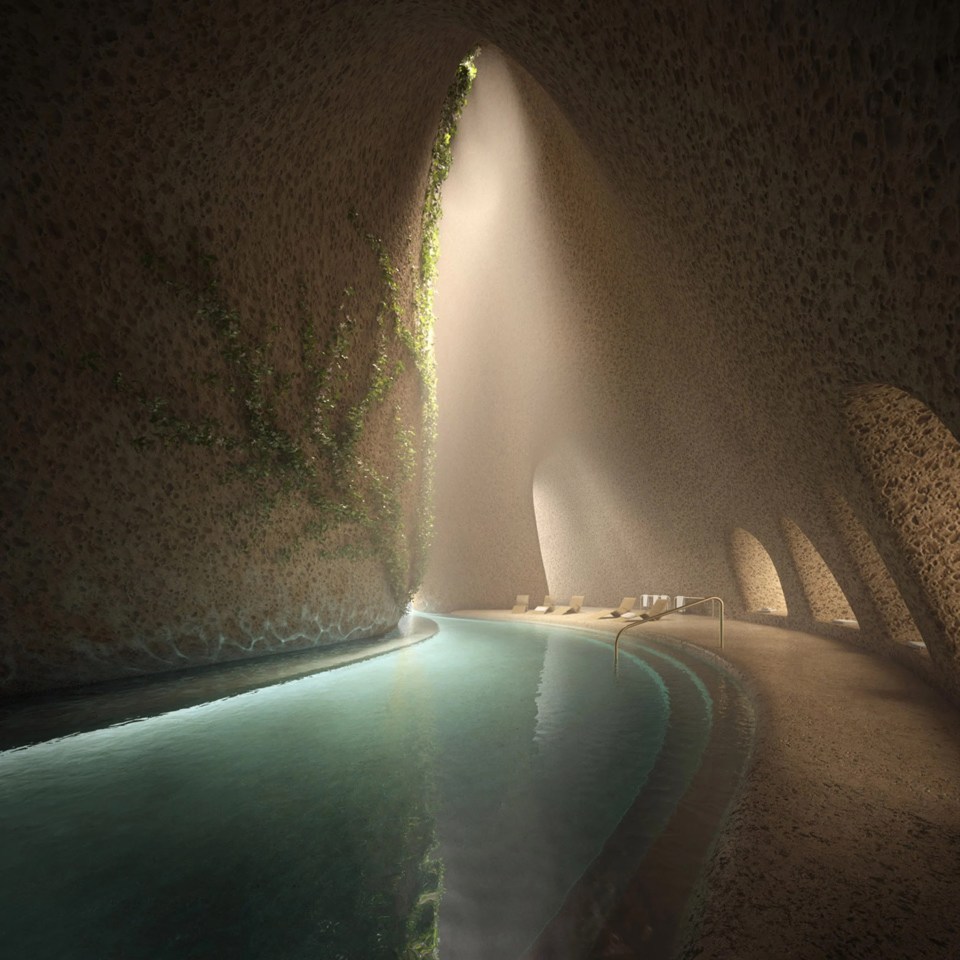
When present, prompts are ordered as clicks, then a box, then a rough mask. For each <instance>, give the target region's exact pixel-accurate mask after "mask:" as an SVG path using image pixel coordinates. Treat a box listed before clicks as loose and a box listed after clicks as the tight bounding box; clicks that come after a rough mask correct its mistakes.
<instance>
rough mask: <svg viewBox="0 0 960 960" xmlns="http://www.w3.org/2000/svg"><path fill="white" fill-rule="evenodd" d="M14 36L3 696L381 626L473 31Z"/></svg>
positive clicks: (169, 29)
mask: <svg viewBox="0 0 960 960" xmlns="http://www.w3.org/2000/svg"><path fill="white" fill-rule="evenodd" d="M5 18H6V19H7V20H8V23H7V25H6V26H5V28H4V29H2V30H0V34H2V36H3V38H4V39H3V52H2V53H0V59H2V61H3V63H4V65H5V66H4V74H5V77H4V80H5V82H4V96H3V108H2V109H3V112H4V116H3V121H2V122H3V127H4V130H5V131H6V135H5V137H4V145H3V150H4V172H5V176H4V178H3V179H4V190H5V197H4V226H3V237H4V245H5V256H4V263H3V377H4V390H5V402H4V404H3V406H2V410H0V418H2V421H3V423H2V430H3V436H4V448H5V449H4V471H3V473H4V497H3V501H4V502H3V542H4V549H3V557H2V580H0V604H2V611H3V632H2V636H0V691H2V692H4V693H21V692H27V691H31V690H36V689H43V688H49V687H57V686H63V685H70V684H75V683H82V682H88V681H93V680H100V679H106V678H110V677H115V676H127V675H133V674H139V673H148V672H153V671H158V670H161V671H162V670H168V669H174V668H177V667H182V666H194V665H197V664H202V663H209V662H216V661H221V660H224V659H232V658H236V657H244V656H250V655H257V654H262V653H269V652H275V651H281V650H288V649H296V648H300V647H304V646H312V645H317V644H326V643H332V642H337V641H341V640H345V639H350V638H360V637H365V636H371V635H376V634H379V633H383V632H385V631H387V630H389V629H390V628H391V627H393V625H394V624H395V623H396V622H397V619H398V617H399V616H400V614H401V612H402V609H403V607H404V606H405V603H406V598H405V596H404V593H405V590H406V584H405V582H404V581H405V579H406V578H408V577H410V576H412V575H413V574H412V573H411V570H410V568H411V567H412V566H414V563H413V560H414V558H413V557H412V555H411V554H412V552H413V550H414V544H415V541H416V530H415V529H414V528H415V526H416V523H417V517H416V499H417V495H416V487H417V483H416V481H417V474H418V472H419V470H420V464H419V451H420V450H421V449H422V448H423V446H424V443H425V437H423V436H422V435H421V429H422V428H421V402H422V392H423V391H422V387H421V384H420V380H419V376H418V373H417V370H416V367H415V364H414V363H413V362H412V358H411V356H410V352H409V350H406V349H405V348H404V345H403V343H402V342H401V341H400V338H399V336H398V333H399V332H400V330H399V328H400V327H401V326H403V325H406V326H407V327H408V328H409V327H410V326H411V324H412V323H413V310H414V307H413V286H414V283H415V281H416V276H417V269H416V264H417V258H418V254H419V243H420V217H421V211H422V208H423V203H424V190H425V187H426V183H427V172H428V167H429V164H430V155H431V148H432V144H433V140H434V138H435V136H436V135H437V128H438V124H439V122H440V110H441V104H442V103H443V99H444V96H445V94H446V91H447V88H448V87H449V85H450V83H451V81H452V80H453V77H454V73H455V70H456V67H457V63H458V61H459V59H460V58H461V57H462V56H463V55H464V54H465V53H466V52H467V50H468V48H469V45H470V44H469V37H467V36H466V35H465V34H464V33H463V32H462V31H460V30H458V29H456V28H444V27H442V26H437V25H434V26H432V27H431V29H430V30H429V31H428V32H425V31H424V30H423V29H422V28H418V27H417V26H416V25H415V24H410V25H405V24H404V23H402V22H401V23H397V22H396V18H395V16H394V17H391V16H389V11H388V10H386V9H385V8H378V7H377V6H376V5H367V6H362V7H361V6H358V5H349V7H348V6H347V5H343V4H333V3H327V4H324V3H320V4H311V5H309V6H301V5H298V4H292V3H286V4H284V3H280V4H272V5H263V4H258V3H240V4H230V5H227V4H220V5H218V4H211V5H206V6H204V7H203V8H196V7H194V8H190V9H189V10H186V9H178V8H174V7H170V8H160V7H157V6H156V5H153V4H142V5H137V4H132V5H126V6H125V7H124V8H123V9H120V8H119V7H118V8H116V9H113V8H101V6H100V5H96V4H77V5H70V6H69V7H68V8H67V7H62V6H57V7H54V6H52V5H40V6H38V7H33V8H30V9H27V8H22V9H21V10H18V11H17V12H16V13H10V12H8V13H7V14H6V15H5ZM411 64H416V69H415V70H412V69H411ZM352 211H353V212H355V214H356V216H355V217H354V218H353V222H351V216H350V215H351V212H352ZM384 257H386V258H387V259H388V260H389V265H388V266H385V262H384ZM213 284H216V286H215V287H214V286H213ZM391 287H392V288H393V289H391ZM395 328H396V329H395ZM377 364H379V367H378V366H377ZM399 364H403V365H404V369H403V371H402V372H401V371H400V370H399V367H398V365H399ZM321 381H322V382H321ZM381 381H382V382H381ZM387 381H389V383H387ZM361 422H362V430H360V429H354V428H355V427H356V425H357V424H358V423H361ZM321 434H323V435H321ZM391 563H393V564H394V565H396V566H398V567H399V568H400V569H398V570H391V569H389V567H390V565H391Z"/></svg>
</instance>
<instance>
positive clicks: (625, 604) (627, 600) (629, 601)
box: [597, 597, 637, 620]
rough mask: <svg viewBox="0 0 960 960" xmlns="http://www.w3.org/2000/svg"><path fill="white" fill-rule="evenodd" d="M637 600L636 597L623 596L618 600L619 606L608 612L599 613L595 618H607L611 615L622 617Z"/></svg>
mask: <svg viewBox="0 0 960 960" xmlns="http://www.w3.org/2000/svg"><path fill="white" fill-rule="evenodd" d="M636 602H637V598H636V597H624V598H623V600H621V601H620V606H619V607H617V609H616V610H611V611H610V612H609V613H604V614H601V615H600V616H599V617H598V618H597V619H599V620H609V619H610V618H611V617H622V616H623V615H624V614H625V613H629V612H630V611H631V610H632V609H633V605H634V604H635V603H636Z"/></svg>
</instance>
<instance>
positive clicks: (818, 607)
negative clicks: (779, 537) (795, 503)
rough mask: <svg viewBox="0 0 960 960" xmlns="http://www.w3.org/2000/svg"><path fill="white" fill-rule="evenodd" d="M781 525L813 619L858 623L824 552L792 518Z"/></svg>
mask: <svg viewBox="0 0 960 960" xmlns="http://www.w3.org/2000/svg"><path fill="white" fill-rule="evenodd" d="M781 526H782V527H783V533H784V537H785V538H786V541H787V546H788V547H789V548H790V556H791V557H792V558H793V565H794V567H796V570H797V574H798V575H799V577H800V583H801V584H802V585H803V592H804V596H806V598H807V605H808V606H809V607H810V613H811V614H812V616H813V618H814V619H815V620H819V621H821V622H824V623H829V622H830V621H831V620H843V621H847V622H854V623H855V622H856V619H857V618H856V617H855V616H854V613H853V610H852V609H851V607H850V603H849V601H848V600H847V597H846V594H844V592H843V590H842V589H841V588H840V584H839V583H837V578H836V577H835V576H834V575H833V572H832V571H831V569H830V568H829V567H828V566H827V563H826V561H825V560H824V559H823V557H822V556H821V555H820V551H819V550H817V548H816V547H815V546H814V545H813V544H812V543H811V541H810V538H809V537H808V536H807V535H806V534H805V533H804V532H803V531H802V530H801V529H800V528H799V527H798V526H797V524H796V523H794V522H793V520H791V519H790V518H789V517H783V518H782V519H781Z"/></svg>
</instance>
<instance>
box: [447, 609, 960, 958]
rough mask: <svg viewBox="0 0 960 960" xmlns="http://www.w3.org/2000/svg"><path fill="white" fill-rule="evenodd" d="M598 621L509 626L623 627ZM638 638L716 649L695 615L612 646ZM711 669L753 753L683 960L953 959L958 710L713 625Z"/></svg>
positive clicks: (957, 917)
mask: <svg viewBox="0 0 960 960" xmlns="http://www.w3.org/2000/svg"><path fill="white" fill-rule="evenodd" d="M600 612H601V611H599V610H584V611H583V612H582V613H580V614H577V615H568V616H564V617H560V616H556V615H549V614H548V615H538V614H532V613H530V614H525V615H523V616H524V618H525V619H536V620H539V621H546V622H552V623H556V624H558V625H563V626H576V627H580V628H583V627H588V628H590V629H594V630H598V631H601V632H604V633H608V634H612V633H614V632H615V631H616V630H618V629H619V628H620V627H621V626H622V625H623V622H622V621H618V620H598V619H597V614H598V613H600ZM459 614H460V615H463V616H474V617H485V618H491V619H514V615H511V614H509V613H507V612H506V611H459ZM645 631H652V632H655V633H656V635H657V636H659V637H670V638H673V639H676V640H682V641H684V642H688V643H692V644H696V645H698V646H702V647H704V648H708V649H714V650H716V648H717V630H716V621H713V620H710V619H709V618H706V617H697V616H689V615H687V616H678V615H673V616H671V617H668V618H666V619H665V620H663V621H661V622H659V623H657V624H656V625H653V624H651V625H647V626H644V627H640V628H638V629H636V630H632V631H631V632H630V634H628V635H627V636H631V635H635V636H641V635H642V634H643V632H645ZM723 657H724V658H725V659H726V660H727V661H728V662H729V663H730V664H732V665H733V666H734V667H735V668H736V669H737V670H738V671H739V672H740V674H741V675H743V676H744V677H745V678H746V679H747V681H748V683H749V685H750V686H751V688H752V690H753V692H754V694H755V696H756V698H757V701H758V708H759V712H760V720H759V729H758V736H757V745H756V751H755V756H754V761H753V765H752V767H751V769H750V772H749V773H748V775H747V778H746V782H745V784H744V788H743V792H742V794H741V797H740V799H739V801H738V802H737V804H736V806H735V807H734V810H733V812H732V814H731V816H730V818H729V820H728V823H727V825H726V827H725V829H724V830H723V832H722V834H721V836H720V838H719V841H718V843H717V846H716V849H715V851H714V853H713V856H712V858H711V860H710V862H709V864H708V867H707V875H706V886H705V892H704V897H703V902H702V904H701V905H700V910H699V921H698V924H697V927H696V929H695V930H694V931H693V932H692V934H691V936H690V938H689V939H688V942H687V943H686V945H685V947H684V948H683V949H682V951H681V954H680V956H681V957H682V958H683V960H692V958H694V957H696V958H703V960H707V958H717V960H721V958H722V960H746V958H757V960H760V958H763V960H777V958H791V960H792V958H797V960H807V958H810V960H813V958H836V960H841V958H842V960H848V958H850V960H852V958H864V960H867V958H869V960H875V958H891V960H892V958H897V960H905V958H910V960H912V958H943V960H948V958H949V960H956V958H958V957H960V712H958V711H957V709H956V708H955V707H953V706H952V705H951V704H949V703H948V702H947V701H946V700H945V699H944V697H943V696H942V695H941V694H940V693H939V692H937V691H936V690H934V689H933V688H931V687H930V686H928V685H927V684H925V683H924V682H923V681H922V680H920V679H919V678H918V677H917V676H915V675H914V674H912V673H911V672H909V671H908V670H907V669H906V668H904V667H903V666H900V665H899V664H896V663H894V662H892V661H890V660H887V659H885V658H882V657H880V656H877V655H874V654H871V653H868V652H866V651H864V650H863V649H862V648H860V647H858V646H855V645H853V644H851V643H847V642H844V641H842V640H838V639H828V638H825V637H821V636H815V635H812V634H807V633H801V632H798V631H794V630H786V629H782V628H777V627H767V626H761V625H757V624H749V623H739V622H736V621H729V620H728V621H727V630H726V637H725V643H724V649H723Z"/></svg>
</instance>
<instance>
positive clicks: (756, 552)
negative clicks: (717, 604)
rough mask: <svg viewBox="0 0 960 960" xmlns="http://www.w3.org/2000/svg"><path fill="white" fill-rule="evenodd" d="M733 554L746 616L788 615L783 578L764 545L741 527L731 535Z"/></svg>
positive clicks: (731, 550)
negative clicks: (759, 613)
mask: <svg viewBox="0 0 960 960" xmlns="http://www.w3.org/2000/svg"><path fill="white" fill-rule="evenodd" d="M730 552H731V555H732V557H733V567H734V570H735V571H736V575H737V581H738V582H739V584H740V593H741V594H742V596H743V605H744V608H745V610H746V612H747V613H757V612H763V613H776V614H780V615H781V616H786V615H787V599H786V597H785V596H784V594H783V586H782V585H781V583H780V575H779V574H778V573H777V568H776V567H775V566H774V563H773V560H772V559H771V558H770V554H769V553H768V552H767V550H766V548H765V547H764V546H763V544H762V543H761V542H760V541H759V540H758V539H757V538H756V537H755V536H754V535H753V534H752V533H748V532H747V531H746V530H744V529H743V528H742V527H737V528H736V529H735V530H734V531H733V533H732V534H731V536H730Z"/></svg>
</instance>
